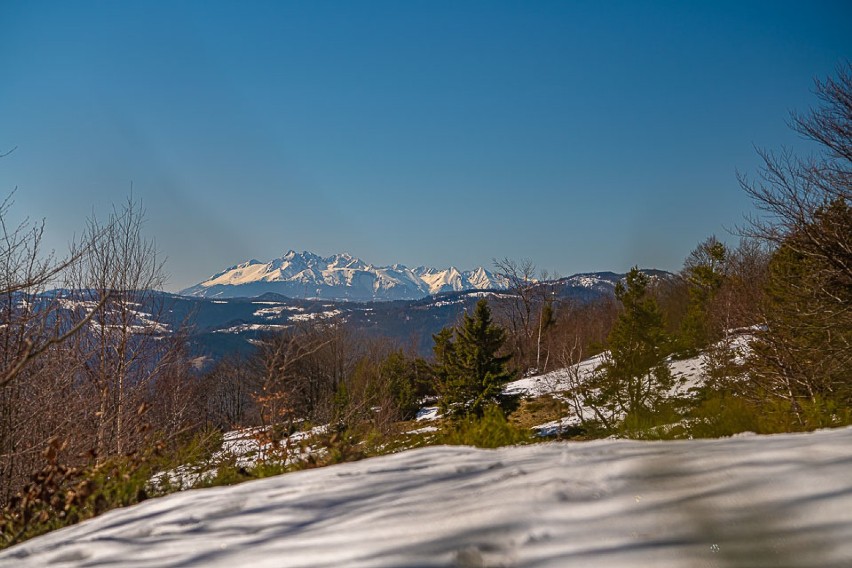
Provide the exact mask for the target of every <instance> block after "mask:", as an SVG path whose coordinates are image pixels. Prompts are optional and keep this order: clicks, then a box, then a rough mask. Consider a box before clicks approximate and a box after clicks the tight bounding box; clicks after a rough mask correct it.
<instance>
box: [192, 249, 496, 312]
mask: <svg viewBox="0 0 852 568" xmlns="http://www.w3.org/2000/svg"><path fill="white" fill-rule="evenodd" d="M506 287H507V283H506V281H505V280H504V279H502V278H500V277H499V276H495V275H494V274H491V273H490V272H488V271H487V270H485V269H484V268H477V269H476V270H473V271H465V272H460V271H458V270H457V269H456V268H448V269H446V270H437V269H434V268H426V267H419V268H417V269H414V270H412V269H409V268H407V267H405V266H403V265H401V264H394V265H391V266H373V265H372V264H367V263H365V262H364V261H363V260H360V259H358V258H355V257H353V256H351V255H349V254H346V253H344V254H335V255H333V256H330V257H321V256H318V255H316V254H313V253H310V252H302V253H297V252H295V251H292V250H291V251H289V252H288V253H287V254H285V255H284V256H282V257H281V258H277V259H274V260H271V261H269V262H261V261H259V260H249V261H248V262H244V263H241V264H238V265H236V266H232V267H230V268H228V269H225V270H223V271H222V272H219V273H218V274H214V275H213V276H211V277H210V278H209V279H207V280H205V281H204V282H201V283H200V284H196V285H195V286H192V287H190V288H187V289H186V290H183V291H182V292H181V294H183V295H186V296H201V297H209V298H233V297H239V296H245V297H252V296H259V295H261V294H264V293H267V292H274V293H277V294H283V295H285V296H290V297H293V298H324V299H334V300H359V301H369V300H413V299H418V298H423V297H424V296H427V295H429V294H438V293H441V292H450V291H462V290H485V289H505V288H506Z"/></svg>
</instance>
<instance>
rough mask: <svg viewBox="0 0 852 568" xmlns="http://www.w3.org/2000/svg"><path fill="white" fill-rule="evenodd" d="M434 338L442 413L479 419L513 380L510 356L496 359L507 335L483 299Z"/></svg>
mask: <svg viewBox="0 0 852 568" xmlns="http://www.w3.org/2000/svg"><path fill="white" fill-rule="evenodd" d="M433 338H434V340H435V347H434V351H435V356H436V358H437V366H436V372H435V374H436V378H437V381H438V392H439V393H440V394H441V405H442V408H443V410H444V412H445V413H448V414H450V415H455V416H463V415H467V414H475V415H477V416H481V415H482V412H483V410H484V409H485V407H486V406H488V405H489V404H491V403H496V402H498V401H499V399H500V394H501V393H502V391H503V387H504V385H505V384H506V383H507V382H509V381H510V380H511V379H512V378H513V374H512V373H511V372H510V371H509V370H508V369H507V363H508V361H509V359H510V358H511V355H498V353H499V352H500V350H501V348H502V347H503V344H504V343H505V341H506V331H505V330H504V329H503V328H501V327H500V326H498V325H496V324H494V323H493V322H492V319H491V310H490V309H489V307H488V302H487V301H486V300H485V298H482V299H481V300H479V302H477V304H476V308H475V310H474V312H473V316H470V315H468V314H464V320H463V321H462V323H461V325H460V326H459V327H457V328H456V329H455V330H453V329H450V328H444V329H443V330H441V332H440V333H438V334H437V335H435V336H433Z"/></svg>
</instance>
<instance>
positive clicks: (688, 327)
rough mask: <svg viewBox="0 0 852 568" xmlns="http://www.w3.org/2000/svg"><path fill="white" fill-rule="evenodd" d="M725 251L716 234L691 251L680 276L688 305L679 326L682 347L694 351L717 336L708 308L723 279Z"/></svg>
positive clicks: (726, 252) (725, 260) (726, 253)
mask: <svg viewBox="0 0 852 568" xmlns="http://www.w3.org/2000/svg"><path fill="white" fill-rule="evenodd" d="M727 257H728V251H727V249H726V248H725V245H724V244H722V243H721V242H720V241H719V240H717V239H716V237H715V236H712V237H710V238H708V239H707V240H705V241H704V242H702V243H701V244H699V245H698V247H696V249H695V250H693V251H692V253H690V255H689V257H687V259H686V262H685V263H684V267H683V271H682V273H681V275H682V276H683V278H684V279H685V280H686V283H687V286H688V290H689V305H688V307H687V311H686V316H685V317H684V319H683V321H682V322H681V326H680V341H681V344H682V345H681V347H683V348H684V350H685V352H686V353H695V352H697V351H698V350H699V349H701V348H703V347H705V346H706V345H707V344H708V343H710V342H711V341H712V340H714V339H716V337H715V334H714V331H717V330H714V329H713V328H712V325H711V321H710V319H711V318H710V313H709V310H710V308H711V304H712V302H713V299H714V298H715V297H716V294H717V293H718V292H719V289H720V288H721V287H722V284H723V283H724V281H725V269H726V266H725V265H726V262H727Z"/></svg>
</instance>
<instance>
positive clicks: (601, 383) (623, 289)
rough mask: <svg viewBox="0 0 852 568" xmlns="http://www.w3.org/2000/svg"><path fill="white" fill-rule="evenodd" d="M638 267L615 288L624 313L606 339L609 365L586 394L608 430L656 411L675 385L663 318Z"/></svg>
mask: <svg viewBox="0 0 852 568" xmlns="http://www.w3.org/2000/svg"><path fill="white" fill-rule="evenodd" d="M648 284H649V279H648V276H647V275H645V274H643V273H642V272H640V271H639V269H638V268H637V267H634V268H632V269H631V270H630V272H629V273H628V274H627V277H626V278H625V282H624V283H622V282H619V283H618V285H617V286H616V288H615V295H616V298H617V299H618V300H619V301H620V302H621V304H622V311H621V313H620V314H619V316H618V320H617V321H616V323H615V326H613V328H612V331H611V332H610V334H609V348H610V357H609V360H608V361H607V362H606V363H605V364H604V365H603V366H602V368H601V372H600V373H599V374H598V377H597V378H596V379H595V380H593V381H592V383H591V384H590V385H589V386H590V387H591V388H589V389H588V390H587V391H586V393H585V397H584V398H585V402H586V404H588V405H589V406H590V407H592V408H593V409H594V411H595V413H596V415H597V416H598V418H599V419H600V420H601V422H603V424H604V426H605V427H607V428H612V427H613V426H614V425H615V421H617V420H619V419H620V418H621V417H623V416H625V415H630V414H631V413H635V414H639V415H641V414H646V413H652V412H654V411H655V410H656V409H657V408H658V406H659V403H660V402H661V401H662V400H663V399H664V398H665V397H666V395H667V393H668V392H669V390H670V389H671V388H672V386H673V384H674V381H673V379H672V376H671V373H670V372H669V368H668V365H666V361H665V358H666V356H667V355H668V353H669V346H670V341H669V339H668V337H667V335H666V333H665V328H664V322H663V315H662V312H661V311H660V309H659V307H658V306H657V302H656V300H655V299H654V298H653V296H652V295H650V294H649V293H648Z"/></svg>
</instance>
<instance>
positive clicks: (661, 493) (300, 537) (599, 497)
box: [0, 428, 852, 568]
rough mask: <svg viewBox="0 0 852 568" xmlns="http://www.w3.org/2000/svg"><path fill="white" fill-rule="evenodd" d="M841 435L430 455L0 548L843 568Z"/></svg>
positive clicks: (220, 557) (277, 558)
mask: <svg viewBox="0 0 852 568" xmlns="http://www.w3.org/2000/svg"><path fill="white" fill-rule="evenodd" d="M850 468H852V429H849V428H847V429H841V430H832V431H820V432H815V433H810V434H785V435H777V436H765V437H764V436H742V437H737V438H729V439H722V440H701V441H698V440H695V441H679V442H635V441H623V440H602V441H597V442H585V443H551V444H545V445H536V446H525V447H510V448H502V449H499V450H477V449H473V448H468V447H446V446H439V447H430V448H424V449H419V450H413V451H408V452H404V453H400V454H396V455H391V456H384V457H380V458H375V459H370V460H365V461H361V462H357V463H349V464H342V465H338V466H332V467H327V468H323V469H316V470H308V471H303V472H298V473H293V474H288V475H283V476H279V477H274V478H269V479H264V480H259V481H255V482H250V483H245V484H242V485H237V486H233V487H221V488H214V489H202V490H195V491H187V492H184V493H179V494H174V495H171V496H168V497H165V498H162V499H155V500H151V501H147V502H144V503H141V504H139V505H136V506H133V507H128V508H126V509H121V510H117V511H113V512H110V513H107V514H105V515H103V516H101V517H99V518H96V519H93V520H91V521H88V522H85V523H82V524H80V525H77V526H73V527H69V528H67V529H63V530H60V531H57V532H54V533H51V534H48V535H45V536H42V537H39V538H36V539H33V540H31V541H28V542H25V543H23V544H21V545H18V546H16V547H13V548H11V549H8V550H5V551H3V552H1V553H0V565H2V566H10V567H11V566H15V567H42V566H101V567H105V566H122V567H143V566H144V567H151V566H158V567H159V566H223V567H227V568H233V567H234V566H252V567H253V568H261V567H267V566H268V567H288V566H304V567H314V568H322V567H329V568H331V567H334V568H337V567H340V566H346V567H365V568H366V567H370V568H379V567H390V566H394V567H398V566H418V567H429V566H462V567H474V566H476V567H479V566H504V567H525V566H529V567H533V566H535V567H537V568H539V567H564V566H583V567H596V566H607V567H609V566H654V567H658V568H666V567H681V566H707V567H727V566H752V567H761V566H765V567H769V566H799V567H821V568H826V567H838V568H839V567H841V566H852V513H850V511H852V476H850V475H849V471H850Z"/></svg>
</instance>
